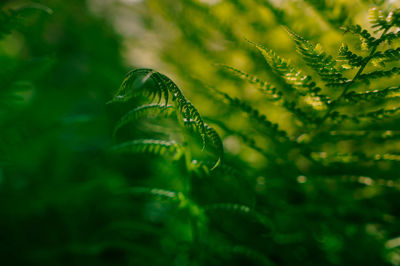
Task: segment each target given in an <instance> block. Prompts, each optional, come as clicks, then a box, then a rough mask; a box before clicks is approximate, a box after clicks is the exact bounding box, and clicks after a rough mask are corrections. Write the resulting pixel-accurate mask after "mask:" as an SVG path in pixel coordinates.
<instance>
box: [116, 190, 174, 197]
mask: <svg viewBox="0 0 400 266" xmlns="http://www.w3.org/2000/svg"><path fill="white" fill-rule="evenodd" d="M123 192H124V193H129V194H134V195H150V196H156V197H161V198H166V199H177V198H178V192H175V191H170V190H165V189H159V188H147V187H132V188H128V189H124V190H123Z"/></svg>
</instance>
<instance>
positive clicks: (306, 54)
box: [286, 28, 346, 84]
mask: <svg viewBox="0 0 400 266" xmlns="http://www.w3.org/2000/svg"><path fill="white" fill-rule="evenodd" d="M286 31H287V32H288V33H289V36H290V37H291V38H292V39H293V40H294V42H295V43H296V47H297V52H298V53H299V54H300V55H301V56H302V57H303V59H304V61H305V62H306V63H307V65H308V66H310V67H311V68H312V69H313V70H314V71H315V72H317V73H318V75H319V76H320V77H321V79H322V80H323V81H325V82H327V83H328V84H332V83H333V84H340V83H343V82H344V81H345V80H346V79H345V78H343V77H342V74H341V73H340V71H339V70H338V69H336V61H335V60H333V59H332V56H330V55H327V54H326V53H325V52H324V51H322V49H321V47H320V45H319V44H317V45H314V44H312V43H311V42H309V41H308V40H305V39H304V38H303V37H301V36H300V35H298V34H296V33H295V32H293V31H292V30H290V29H289V28H286Z"/></svg>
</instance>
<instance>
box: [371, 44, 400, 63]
mask: <svg viewBox="0 0 400 266" xmlns="http://www.w3.org/2000/svg"><path fill="white" fill-rule="evenodd" d="M371 59H372V62H373V63H375V64H380V65H382V66H385V63H386V62H391V61H397V60H399V59H400V48H396V49H388V50H386V51H383V52H380V51H379V52H376V53H375V54H374V55H373V56H372V58H371Z"/></svg>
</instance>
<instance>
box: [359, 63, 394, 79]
mask: <svg viewBox="0 0 400 266" xmlns="http://www.w3.org/2000/svg"><path fill="white" fill-rule="evenodd" d="M396 74H400V67H393V68H392V69H390V70H376V71H373V72H370V73H366V74H361V75H360V76H359V80H360V81H363V82H366V83H369V82H370V81H371V80H374V79H378V78H386V77H392V76H393V75H396Z"/></svg>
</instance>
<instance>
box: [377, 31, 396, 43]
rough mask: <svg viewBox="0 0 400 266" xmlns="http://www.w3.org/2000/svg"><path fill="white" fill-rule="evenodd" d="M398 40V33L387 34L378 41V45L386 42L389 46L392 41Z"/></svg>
mask: <svg viewBox="0 0 400 266" xmlns="http://www.w3.org/2000/svg"><path fill="white" fill-rule="evenodd" d="M398 39H400V31H398V32H396V33H394V32H389V33H386V34H385V35H383V36H382V38H380V39H379V43H383V42H388V43H389V44H391V43H392V42H393V41H396V40H398Z"/></svg>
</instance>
